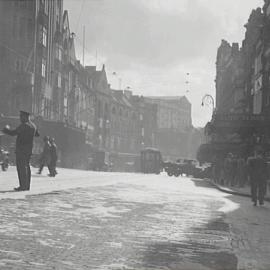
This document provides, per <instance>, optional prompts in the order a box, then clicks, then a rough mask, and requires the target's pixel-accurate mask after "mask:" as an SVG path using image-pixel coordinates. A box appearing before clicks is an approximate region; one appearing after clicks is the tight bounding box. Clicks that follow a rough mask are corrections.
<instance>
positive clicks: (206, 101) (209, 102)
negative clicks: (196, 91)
mask: <svg viewBox="0 0 270 270" xmlns="http://www.w3.org/2000/svg"><path fill="white" fill-rule="evenodd" d="M201 105H202V107H203V106H205V105H206V106H208V107H209V106H212V112H213V113H214V111H215V100H214V98H213V96H211V95H209V94H205V95H204V96H203V98H202V104H201Z"/></svg>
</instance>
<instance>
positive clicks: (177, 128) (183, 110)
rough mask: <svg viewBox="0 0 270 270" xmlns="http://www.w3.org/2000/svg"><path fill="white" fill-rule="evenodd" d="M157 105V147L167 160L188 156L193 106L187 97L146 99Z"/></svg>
mask: <svg viewBox="0 0 270 270" xmlns="http://www.w3.org/2000/svg"><path fill="white" fill-rule="evenodd" d="M145 99H146V102H148V103H151V104H156V105H157V134H156V145H157V147H158V148H159V149H160V150H161V152H162V153H163V155H164V156H165V157H166V158H167V159H176V158H180V157H187V156H188V137H189V131H190V129H191V128H192V122H191V104H190V102H189V101H188V99H187V98H186V97H185V96H181V97H173V96H163V97H146V98H145Z"/></svg>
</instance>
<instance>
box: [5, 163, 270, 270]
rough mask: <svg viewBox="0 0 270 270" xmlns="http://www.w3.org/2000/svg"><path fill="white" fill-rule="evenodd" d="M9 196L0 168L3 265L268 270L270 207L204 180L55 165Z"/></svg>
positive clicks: (9, 178) (11, 175) (11, 174)
mask: <svg viewBox="0 0 270 270" xmlns="http://www.w3.org/2000/svg"><path fill="white" fill-rule="evenodd" d="M32 172H33V177H32V183H31V190H30V191H24V192H12V189H13V187H14V186H17V185H18V184H17V183H18V180H17V175H16V170H15V168H14V167H11V168H10V169H9V170H8V171H7V172H0V199H1V204H0V215H1V221H0V237H1V241H0V269H18V270H19V269H20V270H21V269H22V270H24V269H27V270H28V269H30V270H31V269H33V270H39V269H42V270H43V269H57V270H58V269H59V270H62V269H64V270H65V269H74V270H77V269H78V270H79V269H94V270H96V269H97V270H99V269H102V270H103V269H104V270H107V269H112V270H120V269H122V270H124V269H125V270H127V269H128V270H131V269H132V270H133V269H134V270H148V269H155V270H161V269H162V270H163V269H164V270H165V269H166V270H180V269H183V270H186V269H187V270H188V269H195V270H197V269H202V270H206V269H220V270H221V269H222V270H226V269H228V270H234V269H252V270H253V269H265V270H266V269H270V259H269V252H270V234H269V233H268V232H269V228H270V215H269V209H270V205H269V203H268V202H267V203H266V205H265V206H263V207H253V206H252V203H251V201H250V199H249V198H246V197H240V196H235V195H232V194H229V193H223V192H221V191H219V190H217V189H216V188H214V187H213V186H212V185H211V184H209V183H208V182H207V181H205V180H200V179H190V178H185V177H178V178H175V177H168V176H167V175H165V174H161V175H143V174H131V173H129V174H128V173H114V172H112V173H104V172H89V171H79V170H68V169H59V174H58V175H57V177H56V178H50V177H47V176H46V173H47V172H45V170H44V172H43V174H44V175H41V176H40V175H36V174H35V169H33V170H32Z"/></svg>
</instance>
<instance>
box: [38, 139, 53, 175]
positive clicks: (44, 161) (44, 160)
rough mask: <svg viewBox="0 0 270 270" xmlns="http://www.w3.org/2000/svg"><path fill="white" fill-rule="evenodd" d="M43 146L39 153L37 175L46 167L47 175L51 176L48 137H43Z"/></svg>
mask: <svg viewBox="0 0 270 270" xmlns="http://www.w3.org/2000/svg"><path fill="white" fill-rule="evenodd" d="M43 142H44V146H43V151H42V153H41V157H40V161H39V163H40V164H39V170H38V174H41V173H42V171H43V168H44V166H47V167H48V170H49V175H50V174H51V168H50V163H51V144H50V142H49V136H44V138H43Z"/></svg>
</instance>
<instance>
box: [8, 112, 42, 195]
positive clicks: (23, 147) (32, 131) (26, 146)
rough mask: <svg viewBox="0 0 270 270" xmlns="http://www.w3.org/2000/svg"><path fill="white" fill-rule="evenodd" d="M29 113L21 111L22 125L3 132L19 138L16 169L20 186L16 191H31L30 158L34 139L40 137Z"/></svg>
mask: <svg viewBox="0 0 270 270" xmlns="http://www.w3.org/2000/svg"><path fill="white" fill-rule="evenodd" d="M29 115H30V114H29V113H28V112H25V111H20V121H21V124H20V125H19V126H18V127H17V128H16V129H14V130H11V129H9V126H6V127H5V128H4V129H3V132H4V133H5V134H7V135H10V136H17V139H16V150H15V154H16V167H17V172H18V178H19V183H20V186H19V187H17V188H14V190H16V191H23V190H29V189H30V182H31V169H30V158H31V155H32V149H33V141H34V137H35V136H36V137H38V136H39V133H38V130H37V128H36V126H35V125H34V124H33V123H32V122H31V121H30V117H29Z"/></svg>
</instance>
